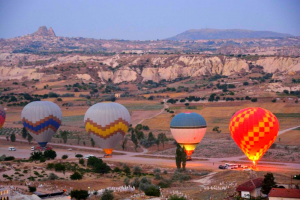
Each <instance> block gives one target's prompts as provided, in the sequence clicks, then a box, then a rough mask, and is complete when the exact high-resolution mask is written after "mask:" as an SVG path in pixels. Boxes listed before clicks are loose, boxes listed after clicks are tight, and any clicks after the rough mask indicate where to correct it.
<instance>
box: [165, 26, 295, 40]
mask: <svg viewBox="0 0 300 200" xmlns="http://www.w3.org/2000/svg"><path fill="white" fill-rule="evenodd" d="M274 37H292V35H290V34H285V33H276V32H272V31H250V30H243V29H208V28H206V29H199V30H196V29H191V30H188V31H185V32H183V33H180V34H178V35H176V36H174V37H171V38H168V39H169V40H209V39H240V38H274Z"/></svg>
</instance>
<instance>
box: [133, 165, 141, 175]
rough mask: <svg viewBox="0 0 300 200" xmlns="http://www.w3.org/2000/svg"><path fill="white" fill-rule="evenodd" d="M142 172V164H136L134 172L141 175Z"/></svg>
mask: <svg viewBox="0 0 300 200" xmlns="http://www.w3.org/2000/svg"><path fill="white" fill-rule="evenodd" d="M141 173H142V168H141V167H140V166H134V167H133V174H135V175H141Z"/></svg>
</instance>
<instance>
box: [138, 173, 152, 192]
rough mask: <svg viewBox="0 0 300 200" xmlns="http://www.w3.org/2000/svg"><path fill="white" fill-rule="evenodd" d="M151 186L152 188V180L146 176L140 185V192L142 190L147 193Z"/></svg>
mask: <svg viewBox="0 0 300 200" xmlns="http://www.w3.org/2000/svg"><path fill="white" fill-rule="evenodd" d="M150 186H151V180H150V179H148V178H147V177H145V176H144V177H143V178H141V180H140V184H139V190H142V191H144V192H145V191H146V190H147V189H148V188H149V187H150Z"/></svg>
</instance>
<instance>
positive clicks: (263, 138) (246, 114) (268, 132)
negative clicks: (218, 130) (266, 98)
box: [229, 107, 279, 165]
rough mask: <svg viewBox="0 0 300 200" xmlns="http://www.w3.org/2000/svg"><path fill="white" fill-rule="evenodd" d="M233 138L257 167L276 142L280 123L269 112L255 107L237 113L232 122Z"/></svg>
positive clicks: (230, 127)
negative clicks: (258, 162)
mask: <svg viewBox="0 0 300 200" xmlns="http://www.w3.org/2000/svg"><path fill="white" fill-rule="evenodd" d="M229 130H230V133H231V137H232V138H233V140H234V141H235V142H236V144H237V145H238V146H239V147H240V148H241V150H242V151H243V152H244V153H245V154H246V156H247V157H248V158H249V159H250V160H252V162H253V164H254V165H256V164H257V161H258V160H259V159H260V158H261V157H262V156H263V155H264V154H265V153H266V151H267V150H268V149H269V148H270V146H271V145H272V144H273V142H274V141H275V140H276V137H277V134H278V130H279V123H278V120H277V118H276V116H275V115H274V114H273V113H271V112H270V111H268V110H265V109H262V108H259V107H253V108H245V109H242V110H240V111H238V112H236V113H235V114H234V115H233V117H232V118H231V120H230V124H229Z"/></svg>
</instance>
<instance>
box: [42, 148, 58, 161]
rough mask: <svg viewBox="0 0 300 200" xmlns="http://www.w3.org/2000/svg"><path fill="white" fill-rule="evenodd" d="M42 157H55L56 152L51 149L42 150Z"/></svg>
mask: <svg viewBox="0 0 300 200" xmlns="http://www.w3.org/2000/svg"><path fill="white" fill-rule="evenodd" d="M44 157H45V158H46V159H48V160H50V159H55V158H56V152H55V151H53V150H52V149H50V150H46V151H45V152H44Z"/></svg>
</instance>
